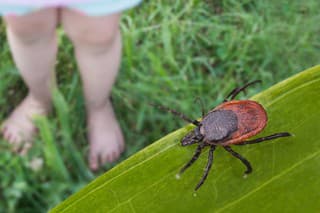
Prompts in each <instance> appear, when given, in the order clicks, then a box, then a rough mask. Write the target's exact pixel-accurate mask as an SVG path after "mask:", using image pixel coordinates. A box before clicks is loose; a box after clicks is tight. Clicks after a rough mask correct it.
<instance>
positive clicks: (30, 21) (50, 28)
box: [4, 9, 57, 43]
mask: <svg viewBox="0 0 320 213" xmlns="http://www.w3.org/2000/svg"><path fill="white" fill-rule="evenodd" d="M4 19H5V22H6V24H7V27H8V28H9V29H10V32H11V33H13V34H14V35H15V37H16V38H18V39H19V40H20V41H22V42H25V43H33V42H35V41H38V40H42V39H45V38H48V37H52V36H53V35H54V33H55V29H56V25H57V13H56V9H43V10H40V11H36V12H33V13H30V14H27V15H24V16H6V17H4Z"/></svg>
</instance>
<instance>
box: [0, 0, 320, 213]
mask: <svg viewBox="0 0 320 213" xmlns="http://www.w3.org/2000/svg"><path fill="white" fill-rule="evenodd" d="M318 8H320V2H319V1H317V0H306V1H303V2H302V1H299V0H292V1H290V3H287V2H286V1H276V0H271V1H263V0H256V1H250V0H242V1H238V0H226V1H209V0H207V1H200V0H187V1H186V0H184V1H182V0H177V1H169V0H163V1H145V2H144V3H143V4H142V5H141V6H140V7H138V8H135V9H133V10H131V11H128V12H126V13H125V14H124V16H123V19H122V22H121V28H122V32H123V44H124V48H123V60H122V67H121V72H120V74H119V76H118V81H117V83H116V85H115V86H114V88H113V92H112V98H113V102H114V106H115V110H116V114H117V116H118V118H119V122H120V124H121V127H122V129H123V131H124V134H125V138H126V144H127V150H126V152H125V153H124V154H123V155H122V156H121V159H120V160H119V161H118V162H117V163H119V162H120V161H122V160H124V159H126V158H127V157H129V156H130V155H132V154H134V153H135V152H137V151H138V150H140V149H142V148H143V147H145V146H147V145H148V144H150V143H151V142H152V141H155V140H156V139H159V138H161V137H162V136H164V135H166V134H167V133H169V132H171V131H172V130H174V129H177V128H179V127H180V126H182V125H184V123H183V122H181V121H180V120H179V119H175V118H173V117H172V115H170V114H168V113H164V112H161V111H159V110H157V109H155V108H153V107H151V106H150V105H149V104H148V103H150V102H153V103H161V104H163V105H166V106H170V107H172V108H175V109H177V110H179V111H182V112H184V113H185V114H187V115H188V116H190V117H194V118H196V117H199V116H200V114H201V110H200V107H199V105H198V104H197V103H195V102H194V100H195V98H196V97H201V98H202V99H203V101H204V102H205V103H206V108H207V110H209V109H210V108H212V107H214V106H215V105H217V104H218V103H219V102H221V101H222V100H223V98H224V96H225V95H226V94H227V93H228V91H230V90H231V89H232V88H234V87H235V86H237V85H241V84H242V83H244V82H247V81H250V80H255V79H261V80H262V81H263V84H262V85H259V86H255V87H254V88H251V89H249V90H248V93H247V94H246V95H242V98H243V97H249V96H250V95H253V94H255V93H257V92H259V91H261V90H263V89H265V88H267V87H269V86H271V85H273V84H274V83H276V82H278V81H281V80H283V79H285V78H287V77H289V76H291V75H293V74H295V73H297V72H299V71H301V70H304V69H306V68H308V67H311V66H313V65H316V64H318V63H319V59H320V56H319V50H320V37H319V33H320V28H319V27H318V23H319V22H320V15H319V12H318ZM58 33H59V39H60V40H59V43H60V49H59V55H58V59H57V76H58V83H59V91H56V92H55V96H54V97H55V100H54V102H55V110H54V112H53V113H52V114H51V115H50V116H49V118H39V119H38V120H37V124H38V126H39V129H40V134H39V137H38V138H37V139H36V140H35V142H34V148H33V149H32V150H31V151H30V153H29V154H28V156H25V157H18V156H16V155H14V154H11V153H10V152H9V151H8V150H9V147H8V145H7V144H6V142H5V141H3V140H1V139H0V212H45V211H46V210H48V209H49V208H51V207H53V206H55V205H56V204H57V203H59V202H60V201H62V200H63V199H65V198H66V197H67V196H69V195H70V194H71V193H73V192H75V191H77V190H79V188H81V187H82V186H84V185H85V184H87V183H88V182H89V181H90V180H92V179H93V178H94V177H96V176H97V175H99V174H101V173H102V172H103V171H105V170H108V169H110V168H111V167H112V166H114V165H115V164H117V163H115V164H112V165H106V166H105V168H104V169H103V171H100V172H99V173H97V174H93V173H92V172H90V170H89V169H88V168H87V166H86V156H87V150H88V146H87V140H86V135H85V133H86V127H85V111H84V102H83V96H82V90H81V85H80V79H79V75H78V72H76V70H77V67H76V63H75V60H74V57H73V53H72V52H73V48H72V45H71V43H70V42H69V40H68V39H67V38H66V37H65V35H64V33H63V31H61V30H59V31H58ZM0 50H1V51H0V79H1V83H0V108H1V111H0V119H1V120H3V119H5V117H6V116H7V115H8V113H9V112H10V111H11V110H12V109H13V108H14V106H15V105H17V103H19V101H20V100H21V99H22V98H23V97H24V96H25V94H26V92H27V90H26V88H25V86H24V85H23V83H22V81H21V79H20V76H19V74H18V71H17V70H16V68H15V66H14V64H13V62H12V58H11V56H10V52H9V47H8V44H7V42H6V38H5V28H4V25H3V23H2V25H1V27H0ZM71 112H72V113H71ZM35 159H36V160H40V161H41V159H42V160H43V166H42V167H41V168H40V169H39V170H37V171H34V169H32V168H31V166H30V165H32V162H34V161H35Z"/></svg>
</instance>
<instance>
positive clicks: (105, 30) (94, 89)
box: [61, 9, 124, 170]
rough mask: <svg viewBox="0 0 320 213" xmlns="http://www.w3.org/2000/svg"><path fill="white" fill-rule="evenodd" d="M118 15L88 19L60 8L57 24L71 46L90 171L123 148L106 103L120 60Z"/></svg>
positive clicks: (110, 106) (113, 118)
mask: <svg viewBox="0 0 320 213" xmlns="http://www.w3.org/2000/svg"><path fill="white" fill-rule="evenodd" d="M119 19H120V14H115V15H109V16H99V17H89V16H86V15H84V14H82V13H80V12H77V11H73V10H70V9H62V12H61V22H62V25H63V27H64V30H65V31H66V33H67V35H68V36H69V37H70V39H71V40H72V41H73V43H74V46H75V53H76V58H77V61H78V65H79V68H80V74H81V77H82V82H83V87H84V95H85V99H86V108H87V122H88V131H89V132H88V136H89V142H90V153H89V164H90V168H91V169H92V170H96V169H98V167H99V166H101V165H103V164H104V163H105V162H112V161H115V160H116V159H117V158H118V157H119V155H120V153H121V152H122V151H123V149H124V141H123V136H122V132H121V129H120V127H119V124H118V122H117V120H116V118H115V115H114V112H113V109H112V105H111V103H110V100H109V96H110V92H111V88H112V85H113V83H114V81H115V78H116V76H117V72H118V69H119V64H120V58H121V36H120V31H119Z"/></svg>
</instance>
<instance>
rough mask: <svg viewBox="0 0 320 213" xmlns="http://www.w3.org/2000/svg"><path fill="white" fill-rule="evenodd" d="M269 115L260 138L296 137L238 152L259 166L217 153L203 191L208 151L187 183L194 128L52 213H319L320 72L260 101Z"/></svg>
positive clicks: (291, 80)
mask: <svg viewBox="0 0 320 213" xmlns="http://www.w3.org/2000/svg"><path fill="white" fill-rule="evenodd" d="M252 99H253V100H256V101H258V102H259V103H261V104H262V105H263V106H264V107H265V108H266V110H267V112H268V117H269V122H268V125H267V127H266V129H265V130H264V131H263V132H262V133H261V134H260V135H259V137H260V136H265V135H270V134H272V133H276V132H283V131H288V132H290V133H292V134H293V136H292V137H289V138H280V139H276V140H272V141H266V142H264V143H260V144H254V145H247V146H243V147H235V146H234V147H233V148H234V149H235V150H236V151H238V152H239V153H241V154H242V155H243V156H245V157H246V158H247V159H248V160H249V161H250V162H251V164H252V166H253V173H252V174H250V175H248V177H247V178H243V172H244V170H245V168H244V166H243V165H242V164H241V162H239V161H238V160H237V159H235V158H233V157H232V156H231V155H230V154H229V153H227V152H225V151H224V150H223V149H221V148H218V149H217V150H216V152H215V153H214V164H213V166H212V169H211V172H210V174H209V176H208V179H207V181H206V183H205V184H204V185H203V186H202V187H201V188H200V189H199V190H198V191H197V192H196V193H195V192H194V191H193V189H194V187H195V185H196V184H197V182H198V181H199V179H200V178H201V176H202V173H203V169H204V167H205V165H206V160H207V156H208V152H207V151H208V150H206V151H204V152H203V153H202V154H201V156H200V158H199V160H198V161H197V162H196V163H195V164H194V165H193V166H192V167H191V168H189V169H188V170H186V172H185V173H184V174H183V175H182V176H181V177H180V178H177V177H176V174H177V172H178V171H179V169H180V168H181V167H182V166H183V165H184V164H185V163H186V162H187V161H188V160H189V159H190V158H191V156H192V154H193V152H194V150H195V146H190V147H181V146H180V144H179V141H180V139H181V138H182V137H183V136H184V135H185V134H186V133H187V132H188V131H189V130H190V129H191V128H192V127H191V126H187V127H185V128H182V129H179V130H177V131H175V132H173V133H171V134H169V135H167V136H165V137H163V138H162V139H160V140H158V141H157V142H155V143H153V144H152V145H150V146H148V147H146V148H145V149H143V150H141V151H140V152H138V153H137V154H135V155H133V156H132V157H130V158H129V159H127V160H126V161H124V162H123V163H121V164H119V165H118V166H116V167H114V168H113V169H112V170H110V171H108V172H106V173H105V174H104V175H102V176H100V177H98V178H97V179H96V180H94V181H93V182H91V183H90V184H89V185H87V186H86V187H85V188H83V189H82V190H81V191H79V192H78V193H76V194H74V195H72V196H71V197H70V198H68V199H67V200H65V201H64V202H62V203H61V204H60V205H58V206H57V207H55V208H54V209H53V210H52V212H77V213H78V212H90V211H91V212H93V211H94V212H139V213H140V212H319V210H320V202H319V198H320V190H319V189H320V178H319V177H320V66H315V67H313V68H310V69H308V70H306V71H304V72H301V73H300V74H298V75H295V76H293V77H291V78H289V79H287V80H285V81H283V82H281V83H279V84H277V85H275V86H273V87H271V88H269V89H267V90H265V91H263V92H261V93H259V94H257V95H256V96H254V97H252Z"/></svg>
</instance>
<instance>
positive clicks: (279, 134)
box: [235, 132, 291, 146]
mask: <svg viewBox="0 0 320 213" xmlns="http://www.w3.org/2000/svg"><path fill="white" fill-rule="evenodd" d="M289 136H291V134H290V133H289V132H280V133H275V134H273V135H268V136H265V137H262V138H256V139H253V140H249V141H244V142H242V143H239V144H235V145H240V146H241V145H247V144H255V143H260V142H262V141H267V140H272V139H276V138H281V137H289Z"/></svg>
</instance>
